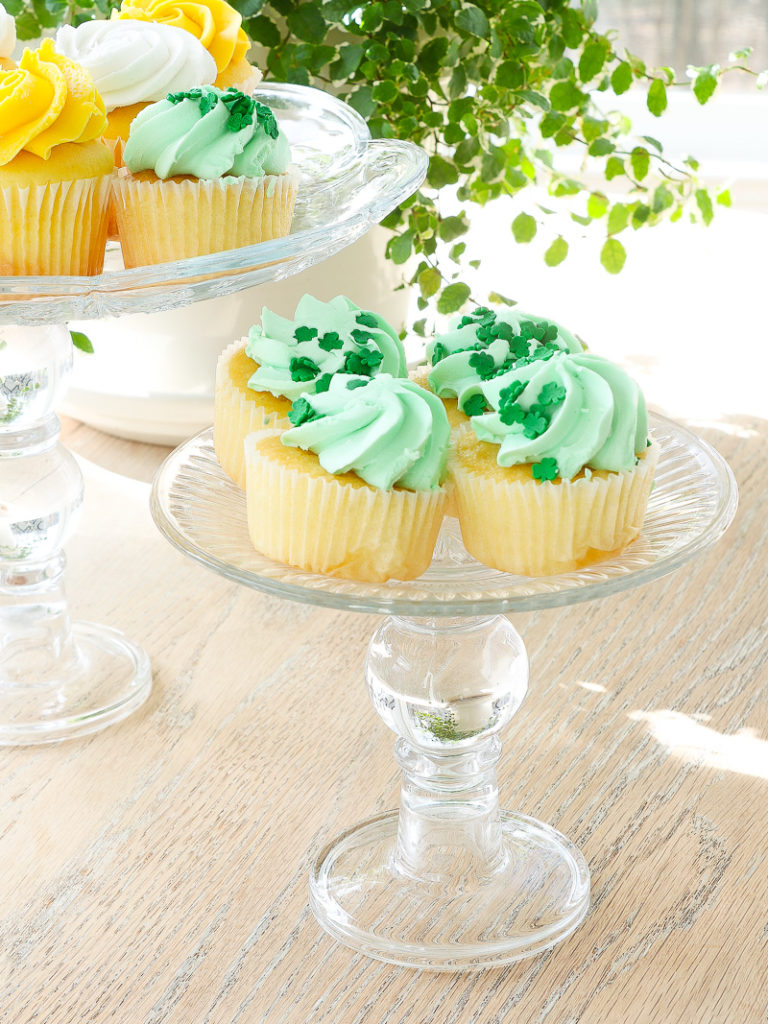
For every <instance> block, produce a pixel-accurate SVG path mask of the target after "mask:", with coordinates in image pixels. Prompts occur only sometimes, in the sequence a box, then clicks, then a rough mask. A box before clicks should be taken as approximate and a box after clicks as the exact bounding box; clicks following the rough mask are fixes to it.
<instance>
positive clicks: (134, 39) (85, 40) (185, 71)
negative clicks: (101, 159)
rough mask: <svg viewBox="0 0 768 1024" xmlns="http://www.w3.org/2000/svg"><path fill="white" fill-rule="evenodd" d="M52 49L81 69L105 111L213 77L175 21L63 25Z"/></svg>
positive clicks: (211, 66)
mask: <svg viewBox="0 0 768 1024" xmlns="http://www.w3.org/2000/svg"><path fill="white" fill-rule="evenodd" d="M56 49H57V50H58V51H59V52H60V53H63V54H64V56H65V57H69V58H70V60H73V61H76V63H78V64H81V65H82V66H83V67H84V68H85V69H86V71H87V72H88V73H89V74H90V76H91V78H92V79H93V81H94V83H95V85H96V88H97V89H98V90H99V92H100V93H101V95H102V97H103V99H104V105H105V106H106V108H107V111H110V110H114V109H115V107H128V106H131V105H132V104H134V103H154V102H156V101H157V100H162V99H165V97H166V95H167V94H168V93H170V92H181V91H183V90H186V89H191V88H193V87H194V86H198V85H210V84H211V83H212V82H213V81H214V79H215V78H216V62H215V61H214V59H213V57H211V55H210V54H209V53H208V51H207V50H206V49H205V47H204V46H203V45H202V43H201V42H200V41H199V40H198V39H196V38H195V37H194V36H193V35H192V34H191V33H190V32H185V31H184V29H181V28H176V27H175V26H174V25H161V24H156V23H155V22H150V21H134V20H113V21H85V22H83V24H82V25H78V26H77V28H73V27H72V26H71V25H63V26H62V27H61V28H60V29H59V30H58V32H57V33H56Z"/></svg>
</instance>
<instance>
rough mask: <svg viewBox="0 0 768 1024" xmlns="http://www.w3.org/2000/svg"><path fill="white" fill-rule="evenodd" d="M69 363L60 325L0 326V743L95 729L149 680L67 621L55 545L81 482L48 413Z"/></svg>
mask: <svg viewBox="0 0 768 1024" xmlns="http://www.w3.org/2000/svg"><path fill="white" fill-rule="evenodd" d="M71 368H72V340H71V338H70V335H69V331H68V330H67V329H66V327H64V326H61V325H38V326H23V325H15V326H14V325H6V326H3V327H0V746H17V745H25V744H34V743H51V742H55V741H57V740H64V739H70V738H72V737H75V736H82V735H85V734H86V733H90V732H95V731H96V730H98V729H102V728H104V727H105V726H107V725H112V724H113V723H115V722H119V721H120V720H121V719H123V718H125V717H126V716H127V715H129V714H130V713H131V712H132V711H134V710H135V709H136V708H137V707H139V705H140V704H142V703H143V701H144V700H146V698H147V696H148V695H149V692H150V688H151V685H152V675H151V671H150V665H149V659H148V658H147V655H146V654H145V653H144V651H143V650H142V649H141V648H140V647H137V646H136V645H135V644H133V643H132V642H131V641H130V640H128V639H127V637H125V636H123V634H122V633H120V632H118V631H117V630H115V629H111V628H109V627H107V626H99V625H96V624H95V623H86V622H78V623H74V624H73V623H71V622H70V619H69V613H68V610H67V602H66V598H65V594H64V566H65V557H64V554H63V553H62V550H61V548H62V545H63V544H64V542H65V541H66V540H67V538H68V537H69V535H70V533H71V531H72V529H73V526H74V524H75V520H76V518H77V513H78V511H79V508H80V505H81V503H82V500H83V477H82V473H81V472H80V468H79V466H78V465H77V463H76V462H75V460H74V458H73V457H72V455H71V454H70V453H69V452H68V451H67V449H66V448H65V447H64V446H63V445H62V444H61V443H60V442H59V433H60V425H59V420H58V418H57V416H56V415H55V413H54V411H53V410H54V408H55V407H56V404H57V402H58V401H59V399H60V398H61V395H62V393H63V391H64V389H65V387H66V381H67V378H68V376H69V373H70V371H71Z"/></svg>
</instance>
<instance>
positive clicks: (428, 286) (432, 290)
mask: <svg viewBox="0 0 768 1024" xmlns="http://www.w3.org/2000/svg"><path fill="white" fill-rule="evenodd" d="M418 281H419V288H420V289H421V294H422V295H423V296H424V298H425V299H428V298H430V297H431V296H432V295H435V294H436V293H437V292H439V291H440V285H441V284H442V281H443V279H442V277H441V276H440V271H439V270H437V269H436V268H435V267H427V269H426V270H422V272H421V273H420V274H419V277H418Z"/></svg>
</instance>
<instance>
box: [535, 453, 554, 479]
mask: <svg viewBox="0 0 768 1024" xmlns="http://www.w3.org/2000/svg"><path fill="white" fill-rule="evenodd" d="M531 472H532V473H533V478H534V480H554V479H555V477H558V476H560V470H559V469H558V467H557V459H550V458H546V459H542V460H541V462H534V463H533V465H532V467H531Z"/></svg>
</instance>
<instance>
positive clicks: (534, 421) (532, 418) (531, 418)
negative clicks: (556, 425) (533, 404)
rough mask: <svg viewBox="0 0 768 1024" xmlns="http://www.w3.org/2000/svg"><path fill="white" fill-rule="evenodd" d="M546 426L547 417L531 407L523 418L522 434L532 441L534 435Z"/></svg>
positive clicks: (547, 423)
mask: <svg viewBox="0 0 768 1024" xmlns="http://www.w3.org/2000/svg"><path fill="white" fill-rule="evenodd" d="M548 426H549V417H548V416H544V415H543V414H542V413H538V412H534V411H533V410H532V409H531V410H529V411H528V413H527V414H526V416H525V419H524V420H523V434H524V435H525V436H526V437H527V438H529V439H530V440H531V441H532V440H533V439H534V438H535V437H539V436H540V435H541V434H543V433H544V431H545V430H546V429H547V427H548Z"/></svg>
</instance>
